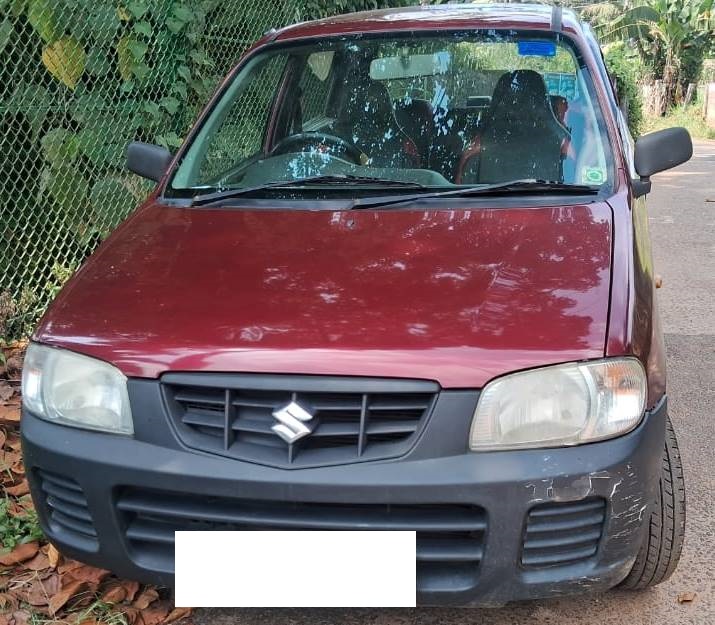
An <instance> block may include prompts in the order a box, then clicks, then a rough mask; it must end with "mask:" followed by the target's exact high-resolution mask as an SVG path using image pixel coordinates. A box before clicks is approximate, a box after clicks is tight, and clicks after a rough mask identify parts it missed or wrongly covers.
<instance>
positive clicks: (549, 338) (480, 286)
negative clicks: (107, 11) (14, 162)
mask: <svg viewBox="0 0 715 625" xmlns="http://www.w3.org/2000/svg"><path fill="white" fill-rule="evenodd" d="M610 254H611V210H610V207H609V206H608V204H606V203H598V202H596V203H592V204H588V205H578V206H567V207H538V208H534V207H530V208H494V209H489V208H487V209H484V208H480V209H478V210H441V209H435V210H395V209H392V210H389V209H387V210H366V211H325V210H315V211H304V210H300V211H296V210H267V209H258V210H247V209H228V208H225V209H224V208H219V209H213V208H212V209H190V208H179V207H169V206H163V205H161V204H159V203H149V204H147V205H146V206H144V207H143V208H141V209H140V210H139V211H137V212H136V213H135V214H134V215H133V216H132V217H131V218H130V219H129V220H128V221H127V222H125V224H124V225H123V226H121V227H120V228H119V229H118V230H117V231H116V232H115V233H114V234H113V235H112V236H111V237H110V238H109V240H107V241H106V242H105V243H104V245H103V246H102V247H101V248H100V250H99V251H98V252H97V253H96V254H95V255H94V256H93V257H92V258H91V259H90V260H89V261H87V263H86V264H85V265H84V266H83V268H82V269H81V270H80V271H79V272H78V273H77V274H76V275H75V276H74V278H73V279H72V280H71V281H70V283H68V285H67V286H66V287H65V288H64V289H63V291H62V292H61V294H60V296H59V297H58V298H57V300H56V301H55V303H54V304H53V305H52V307H51V308H50V310H49V311H48V313H47V314H46V315H45V317H44V318H43V320H42V321H41V323H40V325H39V327H38V329H37V331H36V333H35V339H36V340H39V341H42V342H45V343H49V344H52V345H56V346H61V347H66V348H69V349H72V350H75V351H78V352H82V353H85V354H88V355H92V356H96V357H98V358H101V359H104V360H107V361H109V362H112V363H113V364H115V365H116V366H117V367H119V368H120V369H121V370H122V371H123V372H124V373H125V374H126V375H127V376H139V377H157V376H159V375H161V373H162V372H165V371H169V370H171V371H198V370H200V371H232V372H273V373H292V374H299V373H303V374H333V375H360V376H390V377H409V378H422V379H432V380H436V381H438V382H439V383H440V384H441V385H442V386H443V387H480V386H482V385H483V384H484V383H485V382H487V381H488V380H489V379H491V378H493V377H495V376H497V375H500V374H502V373H505V372H508V371H514V370H518V369H524V368H528V367H534V366H540V365H545V364H549V363H557V362H564V361H569V360H576V359H585V358H597V357H602V356H603V354H604V343H605V333H606V326H607V317H608V302H609V283H610Z"/></svg>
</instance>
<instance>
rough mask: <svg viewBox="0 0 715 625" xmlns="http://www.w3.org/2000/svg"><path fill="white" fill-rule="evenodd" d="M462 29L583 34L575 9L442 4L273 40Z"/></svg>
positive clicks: (357, 17) (301, 28)
mask: <svg viewBox="0 0 715 625" xmlns="http://www.w3.org/2000/svg"><path fill="white" fill-rule="evenodd" d="M462 28H469V29H472V28H496V29H512V28H513V29H523V30H545V31H549V30H564V31H569V32H571V33H574V34H577V35H579V34H583V31H582V29H581V24H580V22H579V19H578V17H577V15H576V13H574V12H573V11H572V10H570V9H566V8H564V9H560V8H555V7H552V6H550V5H544V4H442V5H426V6H413V7H402V8H392V9H382V10H377V11H363V12H360V13H346V14H343V15H337V16H334V17H328V18H325V19H321V20H315V21H312V22H303V23H300V24H295V25H293V26H288V27H286V28H283V29H281V30H279V31H276V32H274V33H273V34H272V36H271V37H270V40H273V41H288V40H292V39H304V38H308V37H322V36H325V37H327V36H334V35H346V34H355V33H366V32H370V33H379V32H389V31H403V32H404V31H415V30H417V31H419V30H439V29H452V30H459V29H462Z"/></svg>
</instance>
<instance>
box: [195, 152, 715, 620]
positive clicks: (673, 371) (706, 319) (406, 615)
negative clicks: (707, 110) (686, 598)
mask: <svg viewBox="0 0 715 625" xmlns="http://www.w3.org/2000/svg"><path fill="white" fill-rule="evenodd" d="M707 200H710V201H709V202H708V201H707ZM649 209H650V215H651V217H650V223H651V235H652V238H653V248H654V257H655V265H656V271H657V272H658V273H660V274H661V275H662V276H663V288H662V289H661V290H660V297H661V306H662V310H663V317H664V319H663V321H664V329H665V332H666V343H667V347H668V358H669V359H668V375H669V393H670V413H671V416H672V418H673V421H674V423H675V427H676V430H677V432H678V436H679V439H680V447H681V452H682V456H683V463H684V466H685V478H686V480H687V489H688V524H687V537H686V541H685V548H684V554H683V559H682V560H681V562H680V567H679V568H678V570H677V572H676V573H675V575H674V576H673V577H672V578H671V579H670V580H669V581H668V582H666V583H664V584H662V585H661V586H659V587H656V588H655V589H652V590H650V591H646V592H642V593H628V592H623V591H611V592H609V593H607V594H605V595H597V596H586V597H579V598H570V599H560V600H549V601H540V602H535V603H526V604H519V605H515V606H511V607H506V608H501V609H491V610H446V609H436V608H418V609H415V610H378V609H371V610H362V609H361V610H334V609H331V610H327V609H321V610H317V609H314V610H298V609H295V610H263V609H262V610H257V609H256V610H246V609H243V610H219V609H212V610H201V611H199V612H198V613H196V617H195V619H194V621H195V623H196V625H283V624H290V625H323V624H326V625H337V624H345V625H366V624H368V623H369V624H371V625H403V624H404V625H407V624H410V625H412V624H415V625H428V624H430V625H432V624H434V625H438V624H441V623H450V625H473V624H476V623H478V624H480V625H517V624H519V625H521V624H523V623H535V624H556V623H558V624H559V625H581V624H598V625H607V624H610V623H613V624H618V625H621V624H628V625H646V624H647V625H651V624H661V623H662V624H664V625H665V624H668V625H680V624H685V623H689V624H693V625H710V624H714V625H715V564H714V561H715V496H714V494H713V493H714V491H715V480H714V479H713V476H715V142H708V143H704V142H703V143H698V144H697V145H696V152H695V156H694V158H693V159H692V160H691V161H690V162H689V163H687V164H686V165H684V166H683V167H680V168H678V169H676V170H673V171H671V172H668V173H666V174H661V175H660V176H658V178H657V180H656V181H655V183H654V191H653V194H652V195H651V197H650V198H649ZM284 573H285V572H284ZM294 574H297V575H300V570H299V569H298V570H295V571H294ZM684 591H694V592H696V593H697V597H696V599H695V601H693V602H692V603H684V604H678V602H677V596H678V594H679V593H681V592H684Z"/></svg>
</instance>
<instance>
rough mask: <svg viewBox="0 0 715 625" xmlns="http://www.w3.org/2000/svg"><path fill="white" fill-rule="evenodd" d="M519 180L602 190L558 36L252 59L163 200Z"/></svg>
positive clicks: (416, 41) (577, 67)
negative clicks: (242, 191)
mask: <svg viewBox="0 0 715 625" xmlns="http://www.w3.org/2000/svg"><path fill="white" fill-rule="evenodd" d="M304 178H310V180H309V181H308V180H306V182H305V184H304V185H301V184H300V181H301V180H302V179H304ZM532 179H533V180H539V181H547V182H556V183H563V184H572V185H590V186H593V187H596V188H603V187H604V186H606V185H610V183H611V181H612V180H613V165H612V157H611V152H610V148H609V143H608V136H607V134H606V132H605V127H604V122H603V115H602V113H601V111H600V108H599V104H598V100H597V98H596V96H595V92H594V87H593V83H592V80H591V77H590V75H589V72H588V70H587V69H586V68H585V66H584V63H583V61H582V59H581V58H580V57H579V55H578V53H577V51H576V49H575V48H574V47H573V46H572V44H571V43H570V41H569V40H568V39H567V38H565V37H562V36H560V35H545V36H535V35H534V34H533V33H532V34H526V33H523V34H520V33H518V32H513V31H510V32H498V31H496V32H495V31H489V32H486V33H477V32H472V33H464V32H454V33H447V34H440V35H439V36H436V35H430V36H415V35H414V34H413V35H412V36H410V37H406V36H398V35H393V36H389V37H386V36H384V35H382V36H353V37H340V38H328V39H323V40H318V41H313V42H310V43H299V44H292V45H280V46H277V45H274V46H271V47H268V48H267V49H265V50H264V51H262V52H259V53H257V54H254V55H253V56H252V57H251V58H250V60H249V61H248V62H246V63H245V64H244V66H243V67H242V69H241V70H240V71H239V72H238V73H237V74H236V75H235V77H234V78H233V79H232V81H230V83H229V84H228V86H227V87H226V88H225V89H224V91H223V94H222V95H221V97H220V98H219V99H218V101H217V103H216V104H215V106H214V107H213V109H212V111H211V112H210V114H209V115H208V116H207V118H206V120H205V122H204V123H203V125H202V126H201V128H200V129H199V131H198V132H197V133H196V135H195V137H194V139H193V141H192V143H191V145H189V146H188V148H187V149H186V150H185V151H184V155H183V158H182V159H181V162H180V164H179V166H178V168H177V169H176V171H175V173H174V175H173V176H172V178H171V183H170V185H169V188H168V189H167V191H166V192H167V195H174V196H195V195H199V194H206V193H211V192H221V191H224V190H240V189H247V190H250V192H258V191H260V190H261V187H263V186H266V188H265V189H263V191H264V192H267V191H268V189H270V191H271V193H276V192H278V191H279V190H280V189H281V184H280V183H285V184H286V187H285V190H286V191H287V189H288V188H289V189H290V194H291V197H295V196H296V195H298V196H300V195H301V194H308V195H309V194H310V193H313V194H315V192H316V188H323V189H324V188H330V189H331V190H332V189H335V188H338V187H345V186H346V185H347V184H348V183H349V186H350V190H351V192H360V193H367V194H369V193H372V194H374V193H384V192H385V191H384V189H385V188H387V187H388V186H389V187H390V189H393V190H394V189H399V188H404V187H405V185H404V184H403V185H399V184H397V185H396V184H394V182H395V181H399V182H402V183H412V184H413V185H414V187H415V188H416V189H421V188H425V189H435V188H437V189H439V188H444V189H449V188H451V187H457V188H458V187H460V186H464V187H472V186H480V185H489V184H495V183H500V182H505V181H510V180H532ZM341 180H342V181H343V184H338V183H339V182H340V181H341ZM372 180H374V181H375V182H374V183H373V182H372ZM388 181H389V182H391V183H392V184H389V185H388ZM296 183H298V184H296ZM393 192H394V191H393ZM403 192H404V191H403Z"/></svg>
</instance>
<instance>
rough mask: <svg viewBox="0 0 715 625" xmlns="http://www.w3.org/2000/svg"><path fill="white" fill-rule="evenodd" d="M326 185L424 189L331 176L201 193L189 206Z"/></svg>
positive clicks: (410, 184) (398, 182)
mask: <svg viewBox="0 0 715 625" xmlns="http://www.w3.org/2000/svg"><path fill="white" fill-rule="evenodd" d="M316 183H317V184H326V185H345V184H355V183H358V184H371V185H376V186H378V187H404V188H409V189H424V188H426V187H425V186H424V185H422V184H419V183H417V182H407V181H405V180H391V179H388V178H372V177H371V176H356V175H353V174H331V175H326V174H322V175H318V176H308V177H307V178H297V179H293V180H280V181H278V182H269V183H267V184H260V185H256V186H254V187H242V188H238V189H225V190H223V191H215V192H212V193H202V194H199V195H195V196H194V198H193V199H192V200H191V206H206V205H207V204H213V203H214V202H217V201H221V200H229V199H232V198H236V197H241V196H244V195H251V194H253V193H256V192H259V191H264V190H266V189H280V188H283V187H300V186H303V185H306V184H316Z"/></svg>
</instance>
